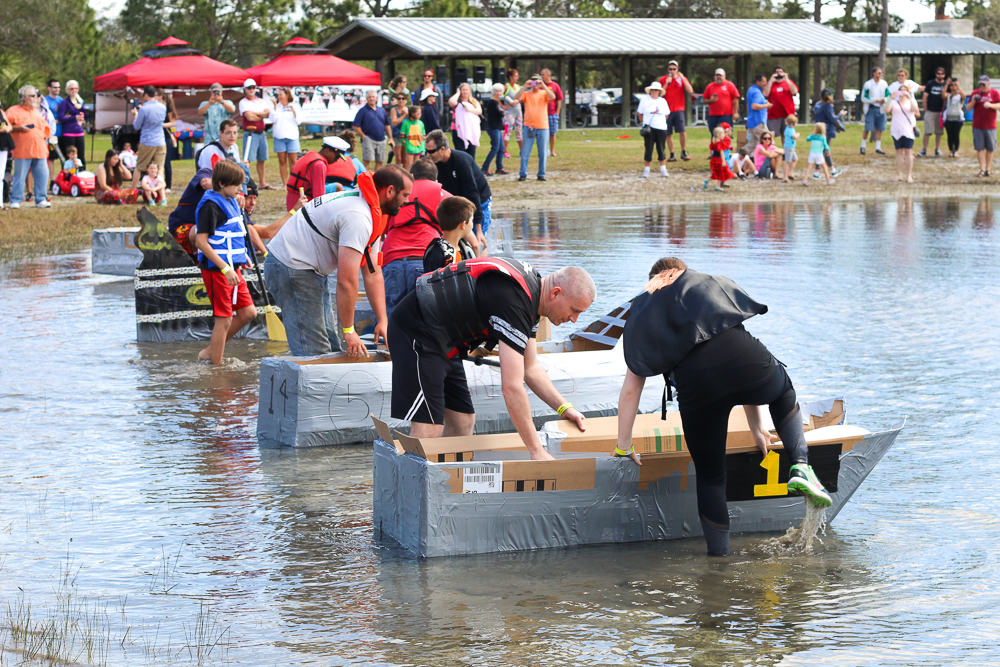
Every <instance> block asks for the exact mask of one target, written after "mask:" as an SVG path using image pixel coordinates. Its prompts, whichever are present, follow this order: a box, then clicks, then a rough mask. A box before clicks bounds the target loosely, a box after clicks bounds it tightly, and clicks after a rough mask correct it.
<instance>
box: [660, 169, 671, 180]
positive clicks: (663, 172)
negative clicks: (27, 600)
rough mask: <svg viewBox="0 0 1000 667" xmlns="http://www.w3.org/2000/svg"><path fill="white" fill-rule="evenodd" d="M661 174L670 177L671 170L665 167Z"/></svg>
mask: <svg viewBox="0 0 1000 667" xmlns="http://www.w3.org/2000/svg"><path fill="white" fill-rule="evenodd" d="M660 176H662V177H663V178H670V172H668V171H667V170H666V169H664V170H663V171H661V172H660Z"/></svg>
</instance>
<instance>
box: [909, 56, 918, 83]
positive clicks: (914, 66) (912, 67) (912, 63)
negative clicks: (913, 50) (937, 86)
mask: <svg viewBox="0 0 1000 667" xmlns="http://www.w3.org/2000/svg"><path fill="white" fill-rule="evenodd" d="M910 78H911V79H913V80H914V81H916V80H917V58H916V56H910Z"/></svg>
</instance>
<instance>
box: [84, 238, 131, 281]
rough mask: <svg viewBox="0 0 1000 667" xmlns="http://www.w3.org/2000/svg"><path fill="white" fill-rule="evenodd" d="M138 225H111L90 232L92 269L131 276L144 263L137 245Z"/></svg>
mask: <svg viewBox="0 0 1000 667" xmlns="http://www.w3.org/2000/svg"><path fill="white" fill-rule="evenodd" d="M138 231H139V228H138V227H109V228H108V229H95V230H93V231H92V232H91V233H90V270H91V272H93V273H103V274H107V275H111V276H131V275H132V274H133V273H134V272H135V270H136V269H137V268H139V265H140V264H141V263H142V251H141V250H139V248H138V247H136V245H135V235H136V233H137V232H138Z"/></svg>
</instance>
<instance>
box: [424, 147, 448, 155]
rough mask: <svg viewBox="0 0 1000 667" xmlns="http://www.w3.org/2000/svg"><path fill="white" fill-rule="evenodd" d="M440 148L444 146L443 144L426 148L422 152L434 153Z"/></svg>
mask: <svg viewBox="0 0 1000 667" xmlns="http://www.w3.org/2000/svg"><path fill="white" fill-rule="evenodd" d="M442 148H444V146H438V147H437V148H426V149H425V150H424V152H425V153H427V154H428V155H434V154H435V153H437V152H438V151H439V150H441V149H442Z"/></svg>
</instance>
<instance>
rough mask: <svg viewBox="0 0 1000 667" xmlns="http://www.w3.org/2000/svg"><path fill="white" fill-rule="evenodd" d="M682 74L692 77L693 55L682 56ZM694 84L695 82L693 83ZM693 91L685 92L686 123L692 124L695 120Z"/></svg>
mask: <svg viewBox="0 0 1000 667" xmlns="http://www.w3.org/2000/svg"><path fill="white" fill-rule="evenodd" d="M680 66H681V74H683V75H684V76H686V77H688V80H690V79H691V77H690V75H689V73H688V70H690V69H691V56H681V61H680ZM692 85H693V84H692ZM691 97H692V96H691V93H688V92H687V91H685V92H684V124H685V125H690V124H691V123H692V122H694V109H692V108H691V107H692V103H693V100H692V99H691Z"/></svg>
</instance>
